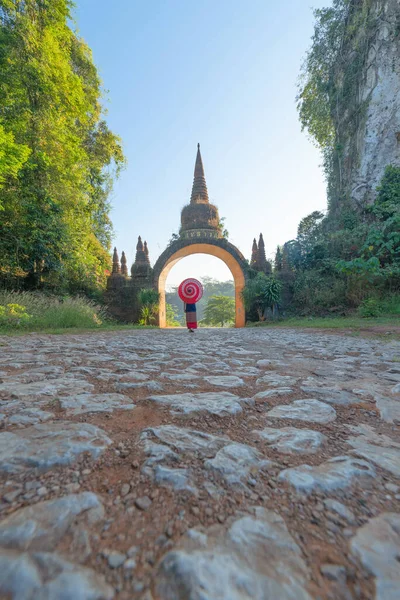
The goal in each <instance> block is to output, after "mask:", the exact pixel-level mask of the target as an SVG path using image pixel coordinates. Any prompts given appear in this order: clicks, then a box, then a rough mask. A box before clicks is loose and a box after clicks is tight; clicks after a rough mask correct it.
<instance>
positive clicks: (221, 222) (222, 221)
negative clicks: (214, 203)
mask: <svg viewBox="0 0 400 600" xmlns="http://www.w3.org/2000/svg"><path fill="white" fill-rule="evenodd" d="M225 220H226V219H225V217H221V218H220V220H219V223H218V229H219V231H220V233H221V235H222V237H223V238H225V239H226V240H227V239H228V238H229V231H228V230H227V228H226V227H225Z"/></svg>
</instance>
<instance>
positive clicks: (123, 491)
mask: <svg viewBox="0 0 400 600" xmlns="http://www.w3.org/2000/svg"><path fill="white" fill-rule="evenodd" d="M130 489H131V486H130V485H129V483H124V485H123V486H122V487H121V496H127V494H129V491H130Z"/></svg>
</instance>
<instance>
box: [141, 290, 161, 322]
mask: <svg viewBox="0 0 400 600" xmlns="http://www.w3.org/2000/svg"><path fill="white" fill-rule="evenodd" d="M138 300H139V304H140V307H141V308H140V315H141V319H140V324H141V325H150V324H151V323H154V322H155V320H156V318H157V312H158V308H159V304H160V294H159V293H158V292H157V291H156V290H153V289H152V288H147V289H146V288H143V289H141V290H140V292H139V294H138Z"/></svg>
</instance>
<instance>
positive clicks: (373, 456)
mask: <svg viewBox="0 0 400 600" xmlns="http://www.w3.org/2000/svg"><path fill="white" fill-rule="evenodd" d="M352 429H353V431H356V432H357V431H358V432H360V433H361V435H359V436H357V437H350V438H349V439H348V440H347V443H348V444H350V446H352V447H353V448H354V450H353V453H354V454H356V455H357V456H362V457H363V458H366V459H367V460H369V461H371V462H373V463H374V464H376V465H377V466H378V467H382V469H386V471H389V472H390V473H392V474H393V475H394V476H395V477H400V443H398V442H395V441H394V440H392V439H391V438H390V437H389V436H387V435H377V434H376V433H375V431H374V429H373V428H372V427H368V426H360V427H353V428H352Z"/></svg>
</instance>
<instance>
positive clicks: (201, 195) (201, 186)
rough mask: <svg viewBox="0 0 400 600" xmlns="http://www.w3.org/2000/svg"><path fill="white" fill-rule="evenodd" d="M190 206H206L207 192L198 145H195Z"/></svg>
mask: <svg viewBox="0 0 400 600" xmlns="http://www.w3.org/2000/svg"><path fill="white" fill-rule="evenodd" d="M190 204H208V190H207V184H206V178H205V175H204V167H203V161H202V158H201V153H200V144H197V156H196V164H195V167H194V179H193V188H192V195H191V197H190Z"/></svg>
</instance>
